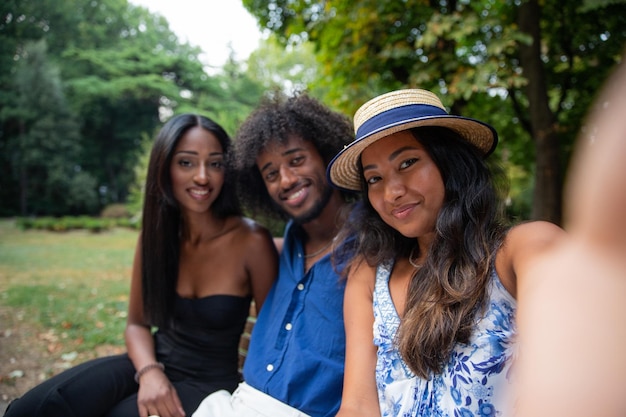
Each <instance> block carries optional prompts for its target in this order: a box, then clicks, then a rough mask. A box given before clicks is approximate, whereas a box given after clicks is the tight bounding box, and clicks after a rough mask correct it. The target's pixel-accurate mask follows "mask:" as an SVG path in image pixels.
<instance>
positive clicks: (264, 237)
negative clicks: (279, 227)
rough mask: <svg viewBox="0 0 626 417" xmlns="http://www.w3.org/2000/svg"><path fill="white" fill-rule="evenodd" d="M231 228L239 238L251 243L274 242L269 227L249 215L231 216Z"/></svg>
mask: <svg viewBox="0 0 626 417" xmlns="http://www.w3.org/2000/svg"><path fill="white" fill-rule="evenodd" d="M228 221H230V222H231V226H230V227H231V228H232V231H233V233H234V236H235V237H236V239H237V240H240V241H246V242H249V243H251V244H259V243H262V242H270V243H271V242H272V236H271V234H270V232H269V230H268V229H267V227H265V226H263V225H262V224H260V223H258V222H257V221H255V220H253V219H250V218H248V217H230V218H229V219H228Z"/></svg>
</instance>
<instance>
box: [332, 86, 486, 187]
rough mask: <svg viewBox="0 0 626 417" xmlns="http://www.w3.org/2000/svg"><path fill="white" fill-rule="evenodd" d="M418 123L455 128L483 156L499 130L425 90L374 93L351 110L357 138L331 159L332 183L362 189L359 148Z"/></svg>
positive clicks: (416, 125)
mask: <svg viewBox="0 0 626 417" xmlns="http://www.w3.org/2000/svg"><path fill="white" fill-rule="evenodd" d="M420 126H440V127H445V128H448V129H450V130H453V131H455V132H456V133H457V134H459V135H460V136H461V137H462V138H463V139H465V140H467V141H468V142H469V143H471V144H472V145H474V146H476V147H477V148H478V149H479V150H480V151H481V152H482V153H483V156H487V155H489V154H490V153H491V152H492V151H493V150H494V149H495V147H496V144H497V142H498V134H497V133H496V131H495V129H494V128H493V127H491V126H489V125H488V124H486V123H483V122H480V121H478V120H474V119H470V118H467V117H461V116H453V115H450V114H448V112H447V111H446V109H445V107H444V106H443V104H441V100H439V98H438V97H437V96H436V95H435V94H433V93H431V92H430V91H427V90H421V89H408V90H397V91H392V92H390V93H387V94H383V95H381V96H378V97H375V98H373V99H371V100H370V101H368V102H367V103H365V104H363V105H362V106H361V107H360V108H359V109H358V110H357V111H356V113H355V114H354V130H355V132H356V139H355V140H354V142H352V143H351V144H349V145H346V146H345V147H344V148H343V150H342V151H341V152H339V153H338V154H337V155H336V156H335V158H333V160H332V161H331V162H330V164H329V166H328V171H327V176H328V179H329V181H330V182H331V184H333V185H335V186H336V187H338V188H343V189H345V190H354V191H358V190H360V189H361V181H360V178H359V169H358V166H359V165H358V164H359V159H360V157H361V152H363V150H364V149H365V148H367V147H368V146H369V145H371V144H372V143H374V142H376V141H377V140H378V139H381V138H384V137H385V136H389V135H391V134H393V133H396V132H399V131H402V130H407V129H411V128H413V127H420Z"/></svg>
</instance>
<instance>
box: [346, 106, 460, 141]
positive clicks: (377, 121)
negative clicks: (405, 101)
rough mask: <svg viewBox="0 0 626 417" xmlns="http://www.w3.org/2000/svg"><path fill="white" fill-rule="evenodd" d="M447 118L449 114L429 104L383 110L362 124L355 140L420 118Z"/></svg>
mask: <svg viewBox="0 0 626 417" xmlns="http://www.w3.org/2000/svg"><path fill="white" fill-rule="evenodd" d="M432 116H449V114H448V113H447V112H446V111H445V110H443V109H441V108H439V107H437V106H431V105H429V104H409V105H406V106H402V107H395V108H393V109H390V110H385V111H384V112H382V113H379V114H377V115H376V116H373V117H371V118H370V119H368V120H367V121H366V122H364V123H363V124H362V125H361V126H359V128H358V129H357V132H356V139H357V140H358V139H361V138H364V137H366V136H370V135H372V134H374V133H376V132H378V131H380V130H383V129H387V128H390V127H392V126H395V125H399V124H404V123H408V122H411V121H414V120H417V119H420V118H422V117H432Z"/></svg>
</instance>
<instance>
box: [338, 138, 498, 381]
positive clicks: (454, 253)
mask: <svg viewBox="0 0 626 417" xmlns="http://www.w3.org/2000/svg"><path fill="white" fill-rule="evenodd" d="M411 132H412V133H413V135H414V136H415V137H416V140H418V141H419V142H420V143H421V144H422V145H423V146H424V148H425V149H426V151H427V152H428V154H429V155H430V156H431V158H432V159H433V161H434V163H435V164H436V165H437V167H438V168H439V171H440V173H441V176H442V178H443V182H444V187H445V200H444V204H443V207H442V208H441V211H440V212H439V215H438V218H437V224H436V237H435V239H434V240H433V242H432V245H431V246H430V250H429V253H428V254H427V257H426V262H425V264H424V265H423V266H422V268H420V269H419V270H418V271H417V272H416V273H415V274H414V276H413V277H412V278H411V281H410V283H409V288H408V295H407V300H406V306H405V310H404V311H405V312H404V317H403V318H402V321H401V325H400V328H399V330H398V335H397V340H396V343H397V346H398V349H399V351H400V354H401V355H402V358H403V359H404V360H405V361H406V363H407V364H408V365H409V367H410V368H411V370H413V372H414V373H415V374H416V375H418V376H420V377H422V378H428V375H429V373H430V372H434V373H439V372H441V370H442V369H443V366H444V365H445V363H446V362H447V360H448V358H449V356H450V353H451V351H452V349H453V347H454V345H455V344H456V343H467V342H468V341H469V338H470V336H471V333H472V331H473V328H474V324H475V317H476V314H477V313H479V312H480V311H481V310H482V308H483V306H484V303H485V300H486V297H487V294H486V292H487V284H488V282H489V274H490V271H491V268H492V266H493V261H494V258H495V254H496V251H497V249H498V248H499V247H500V245H501V243H502V240H503V237H504V234H505V230H506V228H505V226H504V223H503V222H502V217H501V211H500V209H501V207H500V204H499V201H500V199H499V198H498V197H499V195H498V192H497V189H496V186H495V183H494V181H493V178H492V174H491V171H490V169H489V167H488V166H487V164H486V162H485V160H484V158H483V157H482V155H481V154H480V153H479V152H478V150H477V149H475V148H474V147H473V146H472V145H470V144H469V143H468V142H466V141H465V140H463V139H462V138H460V137H458V135H457V134H456V133H455V132H453V131H451V130H449V129H445V128H440V127H420V128H415V129H412V130H411ZM361 178H363V175H361ZM362 191H363V193H364V196H367V186H366V184H365V182H364V181H363V182H362ZM347 230H348V231H347V233H354V234H355V235H356V246H357V253H358V254H360V255H362V257H363V258H364V259H365V261H366V262H367V263H368V264H369V265H377V264H380V263H385V262H387V263H388V262H392V261H393V260H394V259H396V258H397V257H408V256H409V254H410V252H411V250H415V251H417V250H418V248H417V246H416V241H415V239H414V238H407V237H405V236H402V235H401V234H400V233H399V232H398V231H396V230H395V229H393V228H391V227H390V226H388V225H387V224H386V223H384V222H383V221H382V220H381V218H380V216H379V215H378V213H377V212H376V211H375V210H374V208H373V207H372V206H371V204H370V203H369V200H368V199H367V198H364V200H363V204H362V205H361V206H360V207H359V209H358V210H357V211H355V212H354V213H353V215H352V216H351V218H350V223H349V224H348V225H347Z"/></svg>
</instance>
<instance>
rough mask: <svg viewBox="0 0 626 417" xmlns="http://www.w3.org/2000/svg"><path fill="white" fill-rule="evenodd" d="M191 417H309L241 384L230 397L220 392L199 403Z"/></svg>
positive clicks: (222, 391) (225, 392)
mask: <svg viewBox="0 0 626 417" xmlns="http://www.w3.org/2000/svg"><path fill="white" fill-rule="evenodd" d="M192 417H310V416H309V415H308V414H304V413H303V412H301V411H298V410H297V409H295V408H293V407H291V406H289V405H287V404H285V403H283V402H281V401H278V400H277V399H275V398H273V397H270V396H269V395H267V394H265V393H263V392H261V391H259V390H258V389H256V388H253V387H251V386H250V385H248V384H246V383H245V382H242V383H240V384H239V386H238V387H237V389H236V390H235V392H233V394H232V395H231V394H230V393H229V392H228V391H225V390H220V391H216V392H214V393H212V394H211V395H209V396H208V397H206V398H205V399H204V400H202V402H201V403H200V406H199V407H198V409H197V410H196V411H195V412H194V413H193V415H192Z"/></svg>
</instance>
